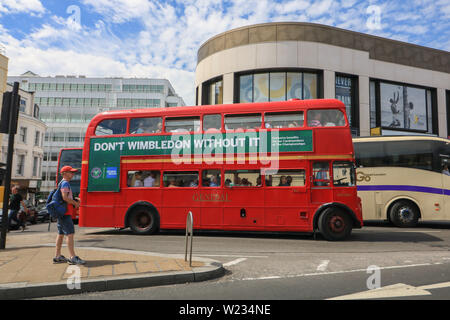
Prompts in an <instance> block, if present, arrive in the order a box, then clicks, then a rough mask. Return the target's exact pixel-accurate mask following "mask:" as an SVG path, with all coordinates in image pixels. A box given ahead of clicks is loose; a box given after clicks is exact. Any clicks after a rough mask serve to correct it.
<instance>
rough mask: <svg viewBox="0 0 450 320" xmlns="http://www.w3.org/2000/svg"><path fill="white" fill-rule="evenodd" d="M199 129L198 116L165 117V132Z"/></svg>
mask: <svg viewBox="0 0 450 320" xmlns="http://www.w3.org/2000/svg"><path fill="white" fill-rule="evenodd" d="M197 131H200V117H177V118H166V132H197Z"/></svg>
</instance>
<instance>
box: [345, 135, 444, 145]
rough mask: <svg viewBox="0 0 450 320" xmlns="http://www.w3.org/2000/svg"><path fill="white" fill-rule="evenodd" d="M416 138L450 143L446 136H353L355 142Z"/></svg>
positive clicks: (410, 139)
mask: <svg viewBox="0 0 450 320" xmlns="http://www.w3.org/2000/svg"><path fill="white" fill-rule="evenodd" d="M414 140H430V141H441V142H445V143H450V140H449V139H446V138H441V137H434V136H423V135H398V136H396V135H394V136H371V137H357V138H353V142H380V141H414Z"/></svg>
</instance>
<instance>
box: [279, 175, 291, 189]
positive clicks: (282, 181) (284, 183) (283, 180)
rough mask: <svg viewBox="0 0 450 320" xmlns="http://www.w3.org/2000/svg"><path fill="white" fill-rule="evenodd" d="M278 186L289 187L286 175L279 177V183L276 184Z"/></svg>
mask: <svg viewBox="0 0 450 320" xmlns="http://www.w3.org/2000/svg"><path fill="white" fill-rule="evenodd" d="M278 186H279V187H289V183H288V181H287V178H286V176H281V177H280V183H279V184H278Z"/></svg>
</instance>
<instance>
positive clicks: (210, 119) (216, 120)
mask: <svg viewBox="0 0 450 320" xmlns="http://www.w3.org/2000/svg"><path fill="white" fill-rule="evenodd" d="M221 128H222V116H221V115H220V114H206V115H204V116H203V131H218V130H220V129H221Z"/></svg>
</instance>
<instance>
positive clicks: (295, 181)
mask: <svg viewBox="0 0 450 320" xmlns="http://www.w3.org/2000/svg"><path fill="white" fill-rule="evenodd" d="M304 185H305V170H278V172H277V173H276V174H273V175H266V186H267V187H303V186H304Z"/></svg>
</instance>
